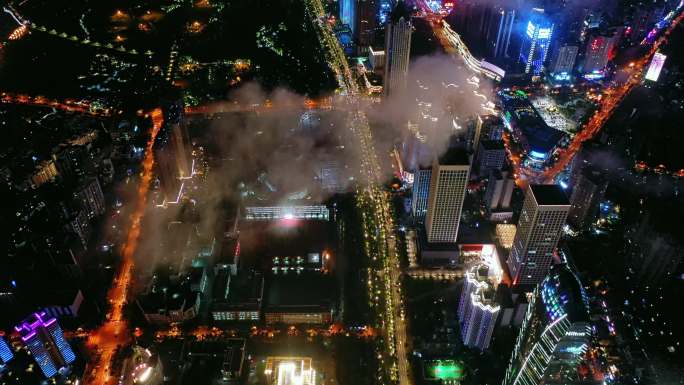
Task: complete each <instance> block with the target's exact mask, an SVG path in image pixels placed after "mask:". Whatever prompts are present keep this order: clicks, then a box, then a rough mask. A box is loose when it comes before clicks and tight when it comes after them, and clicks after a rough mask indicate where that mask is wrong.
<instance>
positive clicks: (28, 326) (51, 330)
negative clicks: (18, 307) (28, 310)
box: [14, 312, 76, 378]
mask: <svg viewBox="0 0 684 385" xmlns="http://www.w3.org/2000/svg"><path fill="white" fill-rule="evenodd" d="M14 330H16V331H17V332H18V333H19V335H20V336H21V340H22V341H23V342H24V344H25V345H26V346H27V347H28V349H29V351H30V352H31V355H32V356H33V358H34V359H35V360H36V363H37V364H38V366H40V369H41V370H42V371H43V374H44V375H45V377H48V378H50V377H52V376H54V375H55V374H57V371H58V370H59V369H61V368H63V367H65V366H67V365H69V364H70V363H72V362H74V360H75V359H76V355H75V354H74V352H73V350H71V346H69V344H68V343H67V341H66V339H65V338H64V333H63V332H62V328H60V327H59V324H58V323H57V319H56V318H54V317H50V316H48V315H47V314H46V313H45V312H40V313H34V314H32V315H31V316H30V317H28V318H27V319H25V320H24V321H23V322H22V323H20V324H19V325H17V326H15V327H14Z"/></svg>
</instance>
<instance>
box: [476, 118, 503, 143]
mask: <svg viewBox="0 0 684 385" xmlns="http://www.w3.org/2000/svg"><path fill="white" fill-rule="evenodd" d="M476 124H478V125H480V129H479V130H480V135H481V137H482V139H485V140H501V139H502V138H503V132H504V123H503V120H501V118H500V117H499V116H498V115H484V116H481V115H478V117H477V121H476Z"/></svg>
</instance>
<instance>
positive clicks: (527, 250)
mask: <svg viewBox="0 0 684 385" xmlns="http://www.w3.org/2000/svg"><path fill="white" fill-rule="evenodd" d="M569 209H570V202H569V201H568V198H567V197H566V196H565V193H564V192H563V190H562V189H561V188H560V187H559V186H557V185H530V186H528V188H527V192H526V193H525V201H524V202H523V207H522V211H521V212H520V219H519V220H518V231H517V232H516V234H515V239H514V240H513V248H512V249H511V254H510V255H509V256H508V261H507V264H508V269H509V271H510V273H511V278H512V279H513V285H525V286H527V285H536V284H538V283H539V282H541V280H542V279H544V277H545V276H546V273H548V270H549V267H550V266H551V262H552V259H553V253H554V251H555V249H556V245H557V244H558V240H559V239H560V236H561V231H562V230H563V226H564V225H565V219H566V218H567V216H568V210H569Z"/></svg>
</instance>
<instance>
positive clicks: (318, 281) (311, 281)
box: [266, 273, 336, 308]
mask: <svg viewBox="0 0 684 385" xmlns="http://www.w3.org/2000/svg"><path fill="white" fill-rule="evenodd" d="M335 297H336V292H335V285H334V278H333V277H331V276H327V275H318V274H307V273H302V274H301V275H294V274H290V275H287V276H284V275H280V276H277V277H275V276H274V277H272V278H271V279H269V282H268V294H267V295H266V306H267V307H270V308H274V307H276V308H277V307H283V306H284V307H300V306H312V305H313V306H329V305H330V303H331V301H332V300H333V298H335Z"/></svg>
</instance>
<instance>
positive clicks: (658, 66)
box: [645, 52, 667, 82]
mask: <svg viewBox="0 0 684 385" xmlns="http://www.w3.org/2000/svg"><path fill="white" fill-rule="evenodd" d="M665 59H667V56H666V55H663V54H662V53H660V52H656V53H655V55H653V60H651V65H650V66H649V67H648V71H646V76H645V78H646V80H650V81H652V82H657V81H658V77H660V71H661V70H662V69H663V65H664V64H665Z"/></svg>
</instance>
